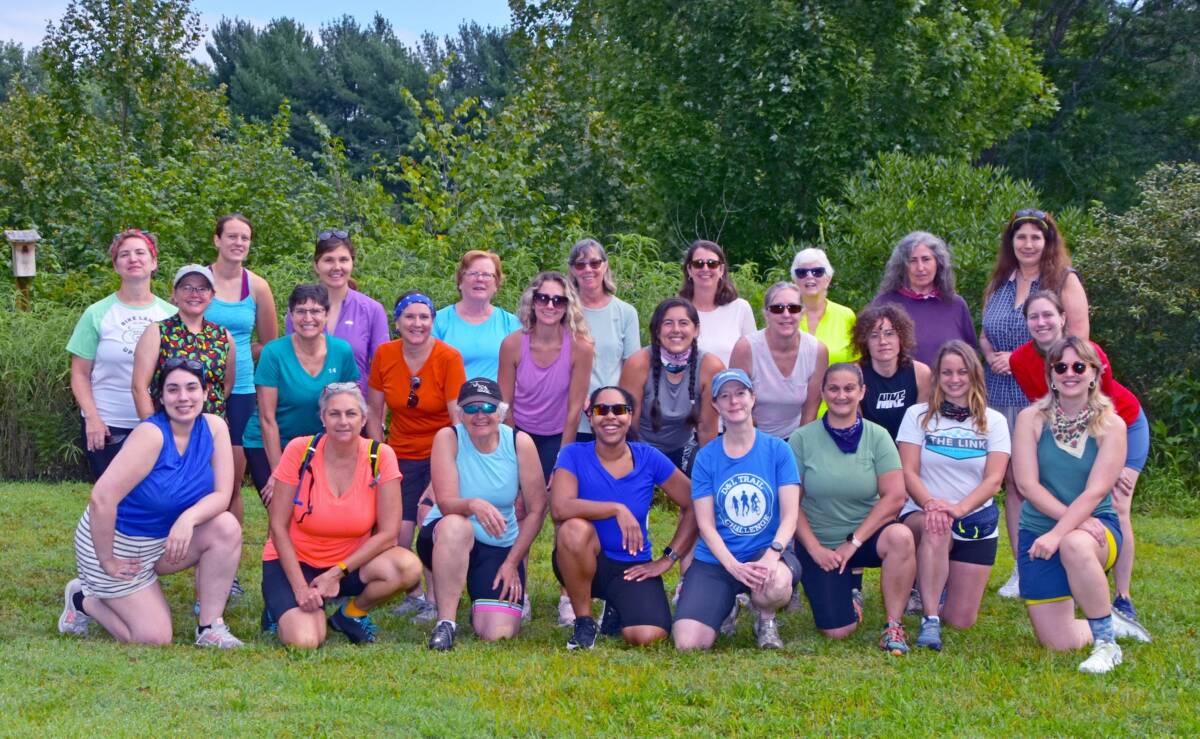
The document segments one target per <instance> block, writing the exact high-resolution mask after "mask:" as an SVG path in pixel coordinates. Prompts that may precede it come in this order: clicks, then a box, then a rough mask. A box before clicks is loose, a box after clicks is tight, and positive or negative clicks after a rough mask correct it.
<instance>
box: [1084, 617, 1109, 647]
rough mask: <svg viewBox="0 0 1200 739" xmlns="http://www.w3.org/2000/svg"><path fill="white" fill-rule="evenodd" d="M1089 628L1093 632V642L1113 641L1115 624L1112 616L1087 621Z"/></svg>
mask: <svg viewBox="0 0 1200 739" xmlns="http://www.w3.org/2000/svg"><path fill="white" fill-rule="evenodd" d="M1087 622H1088V628H1089V629H1091V630H1092V641H1093V642H1101V641H1113V622H1112V614H1111V613H1110V614H1109V615H1107V616H1105V617H1104V618H1089V619H1088V620H1087Z"/></svg>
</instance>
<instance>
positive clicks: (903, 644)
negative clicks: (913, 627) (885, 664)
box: [879, 623, 908, 657]
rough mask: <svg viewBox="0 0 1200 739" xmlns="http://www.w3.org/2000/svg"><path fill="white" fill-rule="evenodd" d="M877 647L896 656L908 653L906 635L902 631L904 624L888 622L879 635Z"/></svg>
mask: <svg viewBox="0 0 1200 739" xmlns="http://www.w3.org/2000/svg"><path fill="white" fill-rule="evenodd" d="M879 648H880V649H882V650H883V651H885V652H887V653H889V654H892V655H894V656H896V657H901V656H903V655H906V654H908V637H907V636H906V635H905V633H904V624H901V623H889V624H888V625H887V627H886V628H884V630H883V633H882V634H880V635H879Z"/></svg>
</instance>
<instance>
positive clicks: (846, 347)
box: [792, 248, 858, 364]
mask: <svg viewBox="0 0 1200 739" xmlns="http://www.w3.org/2000/svg"><path fill="white" fill-rule="evenodd" d="M792 279H793V280H794V281H795V283H796V287H797V288H799V290H800V301H801V303H803V305H804V310H803V311H802V312H801V314H800V330H801V331H805V332H807V333H810V334H812V335H813V336H815V337H817V339H819V340H820V342H821V343H822V344H824V345H825V348H826V349H827V350H828V351H829V363H830V364H838V363H840V362H853V361H854V360H856V359H858V354H857V352H855V350H854V344H853V343H851V341H850V334H851V333H852V332H853V331H854V311H852V310H850V309H849V308H847V307H846V306H844V305H841V304H840V303H835V302H833V301H832V300H830V299H829V283H830V281H832V280H833V265H832V264H830V263H829V257H827V256H826V255H825V252H824V251H823V250H821V249H816V248H809V249H801V250H800V251H798V252H796V256H795V257H794V258H793V259H792Z"/></svg>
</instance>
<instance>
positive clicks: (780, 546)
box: [771, 541, 787, 554]
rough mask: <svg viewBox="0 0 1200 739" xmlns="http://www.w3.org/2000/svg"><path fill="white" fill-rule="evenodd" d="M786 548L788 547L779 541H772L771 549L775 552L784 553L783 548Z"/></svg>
mask: <svg viewBox="0 0 1200 739" xmlns="http://www.w3.org/2000/svg"><path fill="white" fill-rule="evenodd" d="M786 548H787V547H785V546H784V545H783V544H780V543H779V542H777V541H773V542H771V551H772V552H775V553H776V554H783V550H784V549H786Z"/></svg>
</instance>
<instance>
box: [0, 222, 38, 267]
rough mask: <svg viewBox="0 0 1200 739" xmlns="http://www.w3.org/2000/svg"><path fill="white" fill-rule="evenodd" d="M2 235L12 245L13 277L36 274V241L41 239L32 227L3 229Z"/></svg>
mask: <svg viewBox="0 0 1200 739" xmlns="http://www.w3.org/2000/svg"><path fill="white" fill-rule="evenodd" d="M4 237H5V238H6V239H8V243H9V244H10V245H11V246H12V268H13V275H14V276H15V277H33V276H34V275H36V274H37V243H38V242H39V241H41V240H42V237H41V236H39V235H38V232H37V231H36V230H34V229H28V230H25V231H5V232H4Z"/></svg>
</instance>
